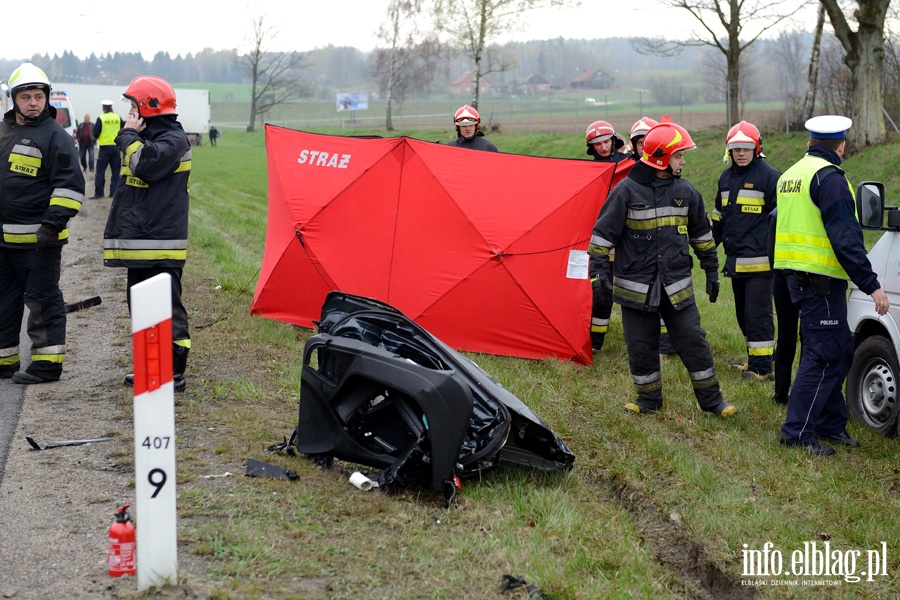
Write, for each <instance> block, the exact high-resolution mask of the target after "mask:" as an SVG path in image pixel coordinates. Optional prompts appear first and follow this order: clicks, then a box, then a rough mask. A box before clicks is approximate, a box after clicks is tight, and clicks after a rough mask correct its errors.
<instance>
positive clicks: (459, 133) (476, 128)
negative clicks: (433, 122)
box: [447, 104, 497, 152]
mask: <svg viewBox="0 0 900 600" xmlns="http://www.w3.org/2000/svg"><path fill="white" fill-rule="evenodd" d="M453 125H454V127H456V139H455V140H452V141H449V142H447V145H448V146H456V147H458V148H469V149H471V150H487V151H488V152H497V146H495V145H494V143H493V142H492V141H490V140H489V139H487V138H486V137H484V133H482V132H481V117H480V116H479V115H478V111H477V110H475V109H474V108H472V107H471V106H469V105H468V104H466V105H465V106H461V107H459V109H457V111H456V113H454V115H453Z"/></svg>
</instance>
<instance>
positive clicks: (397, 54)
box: [372, 0, 440, 131]
mask: <svg viewBox="0 0 900 600" xmlns="http://www.w3.org/2000/svg"><path fill="white" fill-rule="evenodd" d="M426 12H428V10H427V7H426V0H391V2H390V4H389V5H388V11H387V21H386V22H385V23H384V24H382V26H381V27H380V28H379V30H378V34H377V35H378V37H379V38H380V39H381V40H382V41H384V42H385V43H386V44H387V48H378V49H376V50H375V52H374V53H373V62H372V67H373V73H374V75H375V77H376V79H377V80H378V82H379V87H380V89H381V90H382V92H383V93H384V97H385V100H386V107H385V115H384V127H385V129H387V130H388V131H393V130H394V121H393V115H392V110H393V104H394V102H395V101H396V102H403V100H404V99H405V98H406V95H407V94H408V93H409V92H410V91H412V90H414V89H417V88H419V89H421V88H428V87H430V85H431V83H432V82H433V81H434V75H435V72H436V70H437V62H438V58H439V53H440V46H439V44H438V42H437V36H436V34H435V33H434V32H433V31H426V32H424V33H423V32H422V28H421V27H420V25H421V19H422V17H423V16H424V15H425V13H426Z"/></svg>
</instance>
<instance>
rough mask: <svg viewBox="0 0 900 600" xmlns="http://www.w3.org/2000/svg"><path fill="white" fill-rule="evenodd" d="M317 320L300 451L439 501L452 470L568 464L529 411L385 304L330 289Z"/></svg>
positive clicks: (454, 486)
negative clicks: (375, 473)
mask: <svg viewBox="0 0 900 600" xmlns="http://www.w3.org/2000/svg"><path fill="white" fill-rule="evenodd" d="M317 326H318V330H319V333H318V334H317V335H315V336H313V337H312V338H310V339H309V340H308V341H307V342H306V346H305V348H304V356H303V372H302V376H301V392H300V409H299V419H298V425H297V428H296V432H295V433H296V435H295V439H294V442H295V444H296V446H297V449H298V450H299V451H300V452H301V453H303V454H305V455H307V456H309V457H311V458H314V459H316V460H319V461H320V462H321V461H322V459H323V457H324V458H326V459H329V458H332V457H334V458H339V459H342V460H346V461H349V462H355V463H358V464H362V465H367V466H372V467H377V468H380V469H383V473H382V474H381V476H380V477H379V479H378V481H379V483H380V484H381V485H382V486H389V485H392V484H399V485H417V484H424V483H430V484H431V487H432V488H433V489H435V490H437V491H441V492H443V494H444V497H445V499H447V501H448V503H449V501H450V500H451V499H452V497H453V495H454V494H455V493H456V491H457V490H458V489H459V482H458V480H457V479H456V474H459V475H461V476H467V475H474V474H477V473H479V472H481V471H483V470H485V469H489V468H491V467H494V466H496V465H506V466H513V467H527V468H532V469H537V470H541V471H548V472H549V471H559V470H565V469H569V468H571V466H572V463H573V462H574V459H575V456H574V454H572V452H571V451H570V450H569V448H568V446H566V444H565V442H563V441H562V440H561V439H560V438H559V437H558V436H557V435H556V434H555V433H554V432H553V431H552V430H551V429H550V428H549V427H548V426H547V424H546V423H544V422H543V421H542V420H541V419H540V418H538V417H537V415H535V414H534V413H533V412H532V411H531V409H529V408H528V407H527V406H526V405H525V404H524V403H523V402H522V401H521V400H519V399H518V398H516V397H515V396H514V395H512V394H511V393H510V392H509V391H507V390H506V389H505V388H504V387H503V386H502V385H501V384H500V383H499V382H498V381H497V380H496V379H494V378H493V377H491V376H490V375H488V374H487V373H486V372H485V371H484V370H482V369H481V368H480V367H479V366H478V365H476V364H475V363H474V362H473V361H471V360H469V359H468V358H466V357H464V356H463V355H462V354H460V353H458V352H457V351H455V350H453V349H452V348H450V347H449V346H447V345H446V344H445V343H443V342H441V341H440V340H438V339H437V338H435V337H434V336H433V335H431V334H430V333H428V332H427V331H425V330H424V329H422V328H421V327H420V326H419V325H417V324H416V323H415V322H413V321H412V320H410V319H409V318H408V317H406V316H405V315H403V314H402V313H401V312H399V311H398V310H397V309H395V308H393V307H392V306H390V305H388V304H385V303H383V302H380V301H377V300H373V299H371V298H365V297H362V296H354V295H351V294H346V293H343V292H331V293H329V294H328V296H327V297H326V299H325V303H324V304H323V307H322V318H321V320H320V321H319V322H318V323H317Z"/></svg>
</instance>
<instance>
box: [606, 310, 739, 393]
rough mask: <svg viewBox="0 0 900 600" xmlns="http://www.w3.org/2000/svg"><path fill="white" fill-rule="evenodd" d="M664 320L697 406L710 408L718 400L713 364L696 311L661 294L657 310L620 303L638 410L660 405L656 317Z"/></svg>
mask: <svg viewBox="0 0 900 600" xmlns="http://www.w3.org/2000/svg"><path fill="white" fill-rule="evenodd" d="M660 317H662V320H663V321H665V324H666V326H667V328H668V331H669V337H670V340H671V342H672V345H673V346H674V347H675V351H676V352H677V353H678V356H679V358H680V359H681V362H682V363H683V364H684V366H685V367H686V368H687V370H688V374H689V375H690V378H691V387H692V388H693V389H694V396H695V397H696V398H697V403H698V404H699V405H700V408H702V409H704V410H710V409H713V408H714V407H716V406H718V405H719V403H720V402H721V401H722V392H721V391H720V389H719V380H718V378H717V377H716V368H715V365H714V364H713V357H712V352H711V350H710V348H709V342H708V341H707V339H706V332H705V331H703V329H702V328H701V327H700V312H699V311H698V310H697V305H696V304H695V303H691V304H689V305H688V306H685V307H683V308H682V309H681V310H676V309H675V308H674V307H673V306H672V304H671V302H669V298H668V296H666V295H665V294H663V295H662V298H661V299H660V306H659V312H648V311H645V310H640V309H636V308H630V307H627V306H622V327H623V329H624V332H625V344H626V346H627V347H628V365H629V367H630V368H631V380H632V382H633V383H634V387H635V391H636V392H637V402H636V404H637V405H638V406H639V407H640V408H641V409H650V410H655V409H658V408H660V407H661V406H662V403H663V393H662V375H661V372H660V361H659V336H660V333H659V320H660Z"/></svg>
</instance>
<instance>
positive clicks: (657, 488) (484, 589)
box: [177, 129, 900, 599]
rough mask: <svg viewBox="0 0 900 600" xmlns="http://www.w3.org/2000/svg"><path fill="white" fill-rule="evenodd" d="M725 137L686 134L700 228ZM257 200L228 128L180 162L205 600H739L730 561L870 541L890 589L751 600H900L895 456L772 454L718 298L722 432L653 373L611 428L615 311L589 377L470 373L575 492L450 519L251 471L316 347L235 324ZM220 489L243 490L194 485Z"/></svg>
mask: <svg viewBox="0 0 900 600" xmlns="http://www.w3.org/2000/svg"><path fill="white" fill-rule="evenodd" d="M338 131H341V130H334V129H332V130H325V131H324V132H326V133H327V132H331V133H334V132H338ZM358 132H359V133H368V134H371V131H369V130H366V129H363V130H359V131H358ZM343 133H346V134H353V133H356V131H353V130H343ZM394 133H395V134H401V133H402V134H404V135H409V136H411V137H416V138H419V139H434V138H435V135H436V132H435V131H427V130H404V131H402V132H399V131H398V132H394ZM724 133H725V132H724V131H705V132H704V131H700V132H697V133H696V134H695V135H694V138H695V141H696V142H697V144H698V146H699V149H698V150H697V151H695V152H692V153H690V154H689V155H688V164H687V167H686V173H685V175H686V177H687V178H688V179H690V180H692V181H693V182H694V183H695V185H696V186H697V187H698V189H700V191H701V192H702V193H703V194H704V197H705V198H706V199H707V203H708V204H709V205H710V209H711V198H712V192H713V191H714V187H715V181H716V178H717V177H718V175H719V173H720V172H721V170H722V161H721V158H722V149H723V140H722V138H723V136H724ZM381 134H382V135H384V134H385V133H384V132H381ZM492 139H494V140H495V141H496V142H497V143H498V145H500V144H502V147H503V150H504V151H507V152H515V153H523V154H532V155H546V156H563V157H570V158H583V157H584V155H583V151H584V144H583V140H582V138H581V137H580V135H562V134H536V135H531V136H529V135H527V134H526V133H512V132H510V133H502V134H498V135H496V136H492ZM765 148H766V151H767V154H768V155H769V157H770V162H772V163H773V164H774V165H775V166H776V167H778V168H780V169H782V170H783V169H785V168H787V166H789V164H791V163H792V162H793V161H794V160H796V159H798V158H799V157H800V156H801V155H802V151H803V149H804V148H805V139H804V138H803V137H801V136H799V135H794V136H785V135H778V134H767V135H766V137H765ZM896 156H900V145H898V144H896V143H892V144H891V145H888V146H886V147H883V148H878V149H872V150H868V151H866V152H861V153H859V154H858V155H856V156H853V157H851V158H850V159H849V160H848V161H846V163H845V165H844V166H845V167H846V170H847V172H848V174H849V176H850V178H851V180H852V181H854V182H858V181H860V180H862V179H869V178H871V179H880V180H882V181H883V182H884V183H885V184H886V185H887V187H888V198H896V197H897V191H898V186H900V177H898V175H897V173H898V169H897V168H896V164H895V163H896V162H897V160H900V159H895V158H893V157H896ZM266 194H267V183H266V162H265V147H264V138H263V133H262V131H257V132H255V133H252V134H250V133H245V132H241V131H229V132H228V133H227V135H225V136H224V137H223V138H221V139H220V141H219V146H218V147H217V148H210V147H209V146H202V147H199V148H196V149H195V150H194V160H193V173H192V180H191V201H192V206H191V256H190V260H189V262H188V266H187V268H186V270H185V299H186V304H187V307H188V310H189V312H190V318H191V323H192V328H193V338H194V341H193V351H192V354H191V361H190V364H189V368H188V380H189V387H188V391H187V392H186V393H185V394H183V395H181V396H180V397H179V398H180V401H179V405H178V407H177V420H178V429H179V432H180V435H181V436H182V437H180V439H179V464H178V468H179V473H178V477H179V488H178V489H179V499H178V503H179V511H180V514H181V516H182V523H181V524H180V529H179V535H180V545H181V546H182V550H181V552H182V553H184V552H187V553H190V554H195V555H197V556H198V557H201V558H204V559H208V563H207V564H208V565H209V570H208V572H207V573H206V575H205V576H204V579H203V587H204V589H208V590H210V591H209V594H208V595H209V597H213V598H223V599H224V598H251V597H271V598H295V597H303V598H451V597H452V598H498V597H510V598H524V597H525V595H524V594H523V593H519V595H515V594H504V595H498V593H497V588H498V586H499V585H500V583H501V580H502V577H503V575H505V574H512V575H516V576H521V577H524V578H525V579H526V580H527V581H528V582H529V583H532V584H535V585H537V586H538V587H539V588H541V590H543V592H544V593H545V594H547V596H548V597H550V598H553V599H593V598H667V597H671V598H687V597H703V594H704V593H705V594H706V597H745V596H742V595H741V594H747V593H749V588H747V587H741V586H740V580H741V578H742V577H741V568H742V567H741V564H742V563H741V556H742V555H741V551H742V548H743V544H747V545H748V547H749V548H751V549H761V548H762V547H763V544H764V543H766V542H768V541H770V542H772V543H773V544H774V545H775V547H776V548H777V549H779V550H781V551H782V552H783V553H784V554H785V555H786V562H788V558H787V557H789V555H790V552H792V551H793V550H796V549H802V548H803V543H804V542H805V541H818V542H819V543H822V542H823V540H825V539H829V540H830V543H831V545H832V547H833V548H838V549H841V550H844V551H846V550H851V549H857V550H866V549H875V548H877V547H879V546H880V543H881V541H882V540H884V541H885V542H886V543H887V547H888V551H889V555H888V571H889V573H890V577H887V578H878V580H877V581H875V582H866V581H862V582H859V583H855V584H853V583H847V582H844V583H842V584H841V585H840V586H839V587H837V588H825V587H821V586H820V587H796V588H790V589H788V588H776V587H770V586H766V587H759V588H758V596H760V597H771V598H781V597H785V596H787V597H791V598H820V597H823V596H827V597H832V598H886V597H889V596H896V595H897V594H900V587H898V583H897V580H896V575H897V573H900V562H898V558H897V556H898V551H900V510H898V494H900V492H898V490H900V474H898V470H897V452H898V445H897V440H895V439H886V438H882V437H879V436H877V435H875V434H873V433H871V432H870V431H868V430H865V429H863V428H862V427H861V426H860V425H858V424H855V423H851V425H850V432H851V434H852V435H853V436H854V437H856V438H858V439H859V440H860V441H861V442H862V444H863V446H862V448H860V449H857V450H852V451H847V450H843V449H840V450H838V453H837V455H836V456H835V457H831V458H828V459H819V460H816V459H810V458H807V457H806V456H804V455H801V454H799V453H797V452H790V451H786V450H784V449H781V448H779V447H778V445H777V441H778V436H779V428H780V425H781V421H782V419H783V410H782V409H781V408H780V407H779V406H777V405H775V404H774V403H773V402H772V401H771V394H772V387H771V384H768V383H767V384H761V385H760V384H756V385H750V384H748V383H746V382H743V381H742V380H741V379H740V377H739V376H738V373H737V372H736V371H734V370H732V369H730V368H729V365H730V364H731V363H733V362H736V361H737V360H738V359H740V358H742V356H743V354H744V352H745V349H744V348H743V340H742V338H741V336H740V334H739V330H738V327H737V323H736V321H735V317H734V305H733V298H732V295H731V287H730V285H728V283H727V282H723V287H722V294H721V296H720V299H719V301H718V302H717V303H716V304H714V305H711V304H709V303H708V302H706V300H705V299H704V298H700V299H699V301H698V304H699V308H700V312H701V315H702V320H703V326H704V328H705V329H706V331H707V336H708V338H709V341H710V344H711V346H712V351H713V355H714V358H715V362H716V367H717V369H718V374H719V378H720V380H721V383H722V388H723V392H724V394H725V396H726V399H728V400H729V401H730V402H733V403H734V404H736V405H738V406H739V407H740V410H741V412H739V413H738V415H737V416H736V417H735V418H733V419H730V420H727V421H723V420H720V419H718V418H715V417H711V416H709V415H707V414H705V413H702V412H700V411H699V409H698V407H697V405H696V401H695V400H694V398H693V393H692V391H691V387H690V382H689V379H688V377H687V373H686V372H685V369H684V367H683V366H682V365H681V363H680V362H678V361H673V362H665V363H664V364H663V383H664V392H665V395H666V406H665V409H664V410H663V411H662V412H661V413H660V414H658V415H654V416H652V417H649V418H641V417H638V418H635V417H634V416H633V415H626V414H624V413H623V411H622V405H623V403H624V402H626V401H629V400H631V399H632V398H633V391H632V387H631V381H630V375H629V370H628V364H627V358H626V351H625V345H624V340H623V338H622V331H621V319H620V315H619V314H618V310H616V311H615V312H614V314H613V319H612V324H611V327H610V332H609V334H608V335H607V341H606V345H605V346H604V349H603V351H602V353H601V354H600V355H599V356H598V357H597V360H596V363H595V364H594V365H593V366H590V367H585V366H578V365H574V364H569V363H564V362H560V361H556V360H543V361H533V360H522V359H515V358H509V357H500V356H488V355H478V356H474V357H473V358H474V359H475V360H476V361H477V362H478V363H479V365H481V366H482V367H483V368H484V369H485V370H486V371H487V372H488V373H490V374H491V375H492V376H494V377H495V378H497V379H498V380H499V381H500V382H501V383H502V384H503V385H504V386H506V387H507V388H508V389H509V390H510V391H511V392H512V393H513V394H515V395H516V396H517V397H518V398H520V399H521V400H523V401H524V402H525V403H526V404H528V405H529V406H530V407H531V408H532V409H533V410H534V411H535V413H536V414H538V415H539V416H540V417H541V418H542V419H544V420H545V421H546V422H547V423H548V424H550V426H551V427H552V428H553V429H554V430H555V431H556V432H557V433H558V434H559V435H561V436H562V437H563V438H564V439H565V440H566V442H567V444H568V445H569V446H570V447H571V448H572V450H573V452H574V453H575V454H576V456H577V458H576V462H575V466H574V469H573V470H572V471H571V472H569V473H565V474H556V475H542V474H538V473H531V472H525V471H512V470H505V469H498V470H496V471H492V472H488V473H485V474H484V475H483V476H482V477H481V478H479V479H474V480H467V481H465V482H464V487H463V491H462V492H461V494H460V495H459V496H458V498H457V500H456V502H455V503H454V504H453V505H452V506H451V508H450V509H449V510H448V509H444V508H443V507H442V502H441V499H440V498H438V497H437V496H436V495H435V494H433V493H431V492H428V491H423V492H414V491H401V492H392V493H382V492H374V493H363V492H359V491H357V490H355V489H354V488H352V487H351V486H349V485H348V484H347V475H348V473H349V472H350V471H351V470H354V469H355V468H356V467H353V466H351V465H345V464H342V463H340V462H339V461H338V462H337V463H336V465H335V467H334V468H333V469H331V470H329V471H324V470H321V469H319V468H317V467H315V466H314V465H313V464H312V463H310V462H308V461H306V460H305V459H302V458H298V457H289V456H279V455H273V454H268V453H266V452H265V448H266V447H267V446H269V445H270V444H274V443H277V442H280V441H281V440H282V439H283V436H286V435H289V434H290V431H291V429H292V428H293V426H294V425H295V424H296V418H297V406H298V401H299V395H300V366H301V365H300V363H301V357H302V350H303V344H304V342H305V340H306V339H307V338H308V337H309V336H310V335H311V334H312V332H311V331H308V330H305V329H300V328H296V327H292V326H289V325H286V324H282V323H278V322H275V321H273V320H270V319H265V318H259V317H253V316H250V315H249V306H250V303H251V299H252V295H253V291H254V288H255V285H256V277H257V273H258V269H259V265H260V263H261V260H262V253H263V248H264V245H265V239H264V236H265V225H266ZM698 276H699V277H700V278H702V274H699V275H698ZM701 280H702V279H701ZM297 285H298V286H302V285H303V282H300V281H298V282H297ZM251 457H252V458H257V459H260V460H264V461H267V462H273V463H277V464H279V465H281V466H283V467H285V468H288V469H293V470H296V471H297V473H298V475H299V480H298V481H278V480H270V479H259V478H245V477H243V476H240V474H241V473H242V472H243V469H244V466H245V463H246V459H247V458H251ZM225 471H229V472H231V473H233V474H235V475H236V476H234V477H226V478H215V479H208V478H205V477H204V476H206V475H213V474H221V473H224V472H225ZM723 582H724V583H723ZM730 582H737V587H729V586H730V585H731V583H730ZM195 583H198V582H195Z"/></svg>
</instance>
